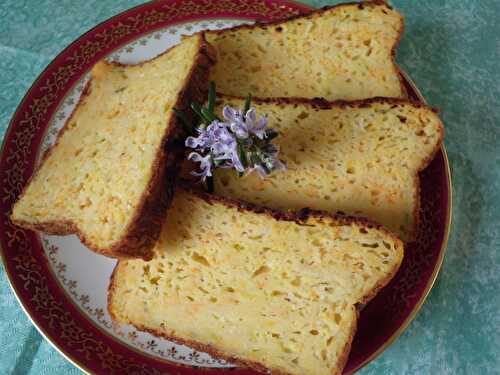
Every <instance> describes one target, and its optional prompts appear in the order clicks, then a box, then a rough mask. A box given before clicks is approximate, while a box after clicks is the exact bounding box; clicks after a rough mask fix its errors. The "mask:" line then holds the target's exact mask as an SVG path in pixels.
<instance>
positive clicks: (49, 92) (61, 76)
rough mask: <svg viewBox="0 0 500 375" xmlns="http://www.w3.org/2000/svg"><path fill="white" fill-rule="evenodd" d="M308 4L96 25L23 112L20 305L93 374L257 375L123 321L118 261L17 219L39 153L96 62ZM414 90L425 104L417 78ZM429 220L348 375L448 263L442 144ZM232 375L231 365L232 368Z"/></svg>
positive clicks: (7, 202)
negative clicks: (115, 309) (114, 278)
mask: <svg viewBox="0 0 500 375" xmlns="http://www.w3.org/2000/svg"><path fill="white" fill-rule="evenodd" d="M308 10H310V8H308V7H307V6H305V5H302V4H298V3H292V2H288V1H282V0H272V1H271V0H252V1H241V0H220V1H216V0H213V1H212V0H177V1H157V2H152V3H147V4H144V5H141V6H138V7H136V8H132V9H130V10H128V11H126V12H124V13H122V14H119V15H118V16H115V17H113V18H111V19H109V20H108V21H105V22H104V23H102V24H100V25H98V26H97V27H95V28H94V29H92V30H91V31H89V32H88V33H86V34H84V35H83V36H82V37H80V38H79V39H78V40H76V41H75V42H74V43H72V44H71V45H70V46H69V47H67V48H66V49H65V50H64V51H63V52H62V53H61V54H60V55H59V56H57V57H56V58H55V59H54V61H52V63H51V64H50V65H49V66H48V67H47V68H46V69H45V71H44V72H43V73H42V74H41V75H40V76H39V78H38V79H37V80H36V81H35V83H34V84H33V86H32V87H31V89H30V90H29V91H28V93H27V94H26V96H25V98H24V99H23V101H22V102H21V104H20V105H19V107H18V109H17V111H16V112H15V114H14V116H13V118H12V121H11V123H10V126H9V129H8V130H7V133H6V135H5V139H4V144H3V147H2V152H1V155H0V181H1V186H2V189H1V191H0V244H1V249H2V250H1V253H2V258H3V261H4V265H5V269H6V272H7V276H8V278H9V280H10V283H11V286H12V289H13V290H14V292H15V294H16V296H17V298H18V300H19V302H20V304H21V305H22V307H23V309H24V311H25V312H26V314H27V315H28V316H29V317H30V319H31V320H32V322H33V324H34V325H35V326H36V327H37V328H38V329H39V331H40V332H41V333H42V334H43V336H44V337H45V338H46V339H47V340H49V341H50V342H51V343H52V345H53V346H54V347H55V348H56V349H57V350H59V351H60V352H61V354H63V355H64V356H65V357H66V358H67V359H68V360H70V361H71V362H72V363H73V364H74V365H75V366H77V367H78V368H80V369H81V370H83V371H85V372H88V373H96V374H113V373H118V374H126V373H140V374H165V373H168V374H198V373H200V372H201V371H200V369H203V371H202V373H204V374H216V373H221V371H222V369H231V370H232V371H231V373H232V374H235V375H236V374H252V373H254V372H253V371H251V370H248V369H243V368H235V367H234V366H233V365H232V364H230V363H227V362H225V361H222V360H217V359H214V358H212V357H210V356H209V355H208V354H206V353H202V352H199V351H196V350H193V349H191V348H189V347H186V346H183V345H177V344H175V343H173V342H170V341H167V340H164V339H159V338H156V337H154V336H151V335H149V334H147V333H142V332H139V331H137V330H135V329H134V328H133V327H126V326H125V327H124V326H114V325H113V324H112V322H111V320H110V317H109V315H108V313H107V309H106V297H107V296H106V293H107V286H108V281H109V276H110V275H111V271H112V270H113V267H114V264H115V261H114V260H112V259H108V258H105V257H103V256H100V255H97V254H95V253H93V252H90V251H88V250H87V249H86V248H85V247H84V246H83V245H82V244H81V243H80V242H79V241H78V239H77V238H76V237H75V236H65V237H58V236H48V235H44V234H38V233H35V232H32V231H28V230H24V229H21V228H18V227H16V226H14V225H13V224H12V223H11V222H10V221H9V219H8V216H9V213H10V211H11V208H12V205H13V203H14V202H15V201H16V199H17V197H18V195H19V193H20V192H21V190H22V188H23V186H24V185H25V184H26V182H27V180H28V178H29V177H30V175H31V174H32V173H33V170H34V169H35V168H36V166H37V164H38V163H39V160H40V155H42V154H43V152H44V150H46V149H47V147H48V146H49V145H51V144H52V143H53V142H54V139H55V137H56V135H57V132H58V130H59V129H60V128H61V127H62V125H63V124H64V122H65V120H66V118H67V117H68V116H69V114H70V113H71V111H72V110H73V108H74V106H75V104H76V102H77V101H78V98H79V96H80V94H81V92H82V90H83V87H84V85H85V82H86V80H87V79H88V74H89V70H90V68H91V67H92V65H93V64H94V63H95V62H96V61H98V60H100V59H102V58H107V59H109V60H115V61H120V62H122V63H136V62H140V61H143V60H145V59H149V58H151V57H153V56H155V55H157V54H159V53H160V52H162V51H164V50H165V49H167V48H168V47H170V46H172V45H174V44H176V43H178V42H179V40H180V36H181V35H183V34H192V33H195V32H197V31H200V30H204V29H221V28H226V27H231V26H235V25H238V24H241V23H251V22H254V21H255V20H260V21H271V20H277V19H280V18H285V17H289V16H293V15H297V14H301V13H304V12H307V11H308ZM401 74H402V75H403V77H404V78H405V82H406V86H407V91H408V92H409V94H410V96H411V97H412V98H413V99H415V100H419V101H422V102H423V101H424V99H423V97H422V96H421V95H420V93H419V92H418V90H417V88H416V87H415V85H414V84H413V83H412V81H411V80H410V78H409V77H408V76H407V75H406V74H405V73H403V72H402V73H401ZM420 178H421V199H422V207H421V209H422V212H421V215H422V224H423V225H422V226H421V228H420V232H419V234H418V240H417V241H416V242H414V243H411V244H409V245H408V246H407V248H406V249H405V258H404V261H403V264H402V266H401V269H400V271H399V272H398V274H397V275H396V277H395V278H394V279H393V280H392V281H391V283H390V284H389V285H388V286H386V287H385V288H384V289H383V290H382V291H381V292H380V293H379V294H378V295H377V297H376V298H375V299H373V300H372V301H371V302H370V303H369V304H368V305H366V306H365V307H364V308H363V310H362V312H361V315H360V319H359V323H358V332H357V334H356V336H355V338H354V342H353V345H352V350H351V354H350V357H349V361H348V363H347V365H346V367H345V371H344V372H345V373H346V374H349V373H353V372H354V371H356V370H357V369H359V368H360V367H362V366H363V365H365V364H366V363H368V362H369V361H371V360H372V359H373V358H375V357H376V356H377V355H378V354H379V353H381V352H382V351H383V350H384V349H385V348H386V347H387V346H388V345H389V344H390V343H391V342H392V341H394V340H395V338H397V337H398V336H399V335H400V334H401V333H402V332H403V330H404V329H405V328H406V327H407V326H408V324H409V323H410V322H411V320H412V319H413V318H414V317H415V315H416V313H417V311H418V309H419V308H420V306H421V305H422V303H423V302H424V300H425V298H426V296H427V294H428V293H429V291H430V289H431V287H432V285H433V283H434V281H435V279H436V277H437V274H438V272H439V269H440V267H441V263H442V261H443V257H444V253H445V249H446V242H447V238H448V231H449V227H450V220H451V188H450V186H451V185H450V173H449V166H448V159H447V157H446V151H445V149H444V147H443V148H442V149H441V151H440V152H439V153H438V154H437V155H436V157H435V159H434V160H433V161H432V162H431V164H430V165H429V166H428V167H427V168H426V169H425V170H424V171H423V172H422V173H421V174H420ZM224 372H226V371H224Z"/></svg>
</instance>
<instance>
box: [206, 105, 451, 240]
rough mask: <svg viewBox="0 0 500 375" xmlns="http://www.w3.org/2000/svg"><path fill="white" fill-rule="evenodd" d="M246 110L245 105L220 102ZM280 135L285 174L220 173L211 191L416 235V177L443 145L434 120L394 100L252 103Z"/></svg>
mask: <svg viewBox="0 0 500 375" xmlns="http://www.w3.org/2000/svg"><path fill="white" fill-rule="evenodd" d="M218 103H219V104H218V107H217V109H216V110H217V111H218V112H219V113H220V112H221V111H222V107H223V106H224V105H231V106H233V107H240V108H241V107H243V99H237V98H229V97H221V98H220V100H219V102H218ZM253 106H254V107H255V108H256V111H257V113H259V114H261V115H264V114H267V115H268V123H269V125H270V126H271V127H274V128H276V130H278V132H279V136H278V137H277V138H276V139H275V140H274V141H273V142H274V143H275V144H277V145H278V146H279V148H280V154H279V157H280V159H281V160H283V161H284V162H285V163H286V165H287V166H288V170H287V171H285V172H274V173H271V174H270V175H269V176H268V177H267V178H265V179H262V178H260V176H259V175H258V174H257V173H251V174H249V175H247V176H244V177H241V178H240V177H238V176H237V174H236V173H235V172H234V171H233V170H228V169H217V170H216V172H215V177H214V185H215V193H216V194H219V195H222V196H225V197H230V198H234V199H240V200H243V201H246V202H251V203H254V204H257V205H261V206H265V207H271V208H275V209H282V210H288V209H291V210H299V209H302V208H305V207H309V208H313V209H317V210H323V211H328V212H337V211H341V212H343V213H346V214H349V215H354V216H364V217H367V218H369V219H371V220H374V221H376V222H378V223H380V224H382V225H384V226H385V227H387V228H388V229H390V230H391V231H393V232H394V233H396V234H398V235H399V236H400V237H401V238H402V239H404V240H408V241H409V240H413V239H414V238H415V235H416V229H417V225H418V216H419V215H418V214H419V178H418V172H419V171H421V170H422V169H423V168H425V167H426V165H427V164H428V163H429V162H430V161H431V160H432V158H433V156H434V154H435V153H436V151H437V150H438V149H439V147H440V145H441V142H442V139H443V126H442V124H441V121H440V120H439V117H438V116H437V114H436V113H435V112H434V111H433V110H432V109H431V108H428V107H426V106H423V105H420V104H416V103H412V102H409V101H405V100H397V99H383V98H378V99H371V100H365V101H358V102H333V103H329V102H324V101H320V100H316V101H307V100H296V99H290V100H282V99H275V100H258V99H255V100H254V101H253Z"/></svg>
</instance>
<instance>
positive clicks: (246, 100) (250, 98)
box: [243, 93, 252, 115]
mask: <svg viewBox="0 0 500 375" xmlns="http://www.w3.org/2000/svg"><path fill="white" fill-rule="evenodd" d="M251 101H252V94H250V93H249V94H248V95H247V97H246V98H245V107H244V109H243V115H246V114H247V112H248V110H249V109H250V103H251Z"/></svg>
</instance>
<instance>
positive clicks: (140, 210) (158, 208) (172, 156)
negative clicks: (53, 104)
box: [13, 33, 215, 260]
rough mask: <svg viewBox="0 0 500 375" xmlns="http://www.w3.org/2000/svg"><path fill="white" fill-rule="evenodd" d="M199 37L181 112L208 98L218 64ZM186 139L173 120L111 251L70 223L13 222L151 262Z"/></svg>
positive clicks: (106, 252) (180, 101) (105, 251)
mask: <svg viewBox="0 0 500 375" xmlns="http://www.w3.org/2000/svg"><path fill="white" fill-rule="evenodd" d="M200 35H201V37H200V50H199V52H198V55H197V56H196V58H195V62H194V64H193V67H192V68H191V71H190V72H189V74H188V76H187V77H186V81H185V82H186V83H185V88H184V89H183V90H182V91H181V92H180V93H179V95H178V99H177V103H176V105H175V107H176V108H179V109H188V108H189V103H190V102H191V101H193V100H198V101H201V100H202V99H203V98H204V97H205V95H206V91H207V86H208V74H209V69H210V67H211V66H212V65H213V64H214V63H215V52H214V51H213V48H212V47H211V46H210V45H209V44H208V43H207V42H206V40H205V35H204V34H203V33H202V34H200ZM173 48H175V46H174V47H173ZM165 53H166V52H165ZM90 90H91V84H90V82H89V83H88V84H87V88H86V89H85V91H84V93H83V94H82V97H81V98H80V101H79V103H78V105H80V104H81V103H82V100H83V99H84V98H85V97H86V96H87V95H88V94H89V92H90ZM78 105H77V107H78ZM74 113H75V112H73V113H72V115H71V116H70V118H69V119H68V121H67V122H66V124H65V125H64V127H63V129H62V130H61V132H60V134H59V135H58V138H57V140H56V142H55V144H54V145H53V146H52V147H51V148H50V149H49V151H48V152H47V153H46V154H45V156H44V157H45V158H46V157H47V156H48V155H50V153H51V152H52V151H53V149H54V148H55V147H56V146H57V144H58V143H59V139H60V137H61V135H62V134H63V133H64V131H65V130H66V128H67V126H68V124H69V121H70V120H71V118H72V116H73V114H74ZM183 135H184V134H183V130H182V127H181V125H180V123H179V121H178V120H177V118H176V116H172V117H171V119H170V123H169V125H168V127H167V131H166V132H165V134H164V135H163V138H162V142H161V146H160V148H159V149H158V151H157V154H156V157H155V160H154V162H153V165H152V169H153V171H154V172H153V174H152V176H151V179H150V181H149V183H148V185H147V189H146V190H145V191H144V193H143V195H142V197H141V199H140V203H139V204H138V206H137V209H136V211H135V213H134V215H133V219H132V220H131V222H130V223H129V225H128V228H127V229H126V234H125V235H124V237H123V238H122V239H120V240H119V241H118V242H116V243H115V244H114V245H113V246H111V247H110V248H100V247H99V246H98V245H97V244H95V243H93V242H92V241H91V240H90V239H88V238H87V237H86V236H85V234H84V233H82V232H81V230H80V229H79V228H78V227H77V225H76V224H75V223H73V222H71V221H66V220H65V221H53V222H44V223H27V222H25V221H21V220H13V222H14V223H15V224H16V225H18V226H21V227H24V228H28V229H33V230H39V231H43V232H46V233H49V234H57V235H64V234H71V233H75V234H76V235H78V237H79V238H80V240H81V241H82V242H83V243H84V244H85V245H86V246H87V247H89V248H90V249H92V250H94V251H95V252H97V253H100V254H103V255H106V256H110V257H116V258H143V259H145V260H148V259H151V258H152V256H153V253H152V247H153V246H154V244H155V242H156V240H157V239H158V236H159V234H160V229H161V224H162V222H163V219H164V217H165V210H166V209H167V207H168V205H169V204H170V201H171V199H172V196H173V192H174V185H175V180H176V176H177V174H178V169H179V168H178V166H179V164H180V160H181V158H182V156H183V149H182V148H180V147H177V146H176V145H175V143H176V142H177V141H178V139H180V138H182V137H183ZM167 146H168V147H167ZM167 148H168V150H167ZM44 160H45V159H44ZM42 165H43V163H42ZM167 176H168V178H167ZM31 179H32V178H30V180H29V182H28V184H29V183H30V182H31ZM28 184H26V185H25V187H24V189H23V192H22V193H21V195H20V197H19V199H21V198H22V196H23V195H24V192H25V191H26V187H27V186H28Z"/></svg>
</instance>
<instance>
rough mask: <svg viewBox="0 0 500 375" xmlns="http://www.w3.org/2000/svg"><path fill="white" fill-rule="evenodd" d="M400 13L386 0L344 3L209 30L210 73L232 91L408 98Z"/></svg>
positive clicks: (224, 89) (241, 93) (223, 89)
mask: <svg viewBox="0 0 500 375" xmlns="http://www.w3.org/2000/svg"><path fill="white" fill-rule="evenodd" d="M402 31H403V17H402V16H401V14H399V13H398V12H397V11H395V10H393V9H391V8H390V7H389V6H388V5H387V4H384V3H382V2H365V3H362V4H361V5H360V4H340V5H338V6H334V7H332V8H330V9H326V10H319V11H315V12H313V13H312V14H310V15H307V16H304V17H298V18H293V19H292V20H285V21H283V22H281V23H273V24H269V25H266V24H261V25H256V26H239V27H236V28H233V29H227V30H220V31H212V32H208V33H207V40H208V41H209V42H210V44H212V45H213V46H214V47H215V49H216V50H217V53H218V62H217V64H216V65H215V67H214V69H213V70H212V72H211V79H213V80H215V82H216V83H217V87H218V90H219V91H220V92H221V93H224V94H228V95H237V96H246V95H247V94H248V93H251V94H252V95H254V96H256V97H261V98H262V97H305V98H315V97H322V98H326V99H328V100H336V99H345V100H354V99H365V98H370V97H375V96H385V97H396V98H402V97H405V95H406V93H405V90H404V89H403V87H402V85H401V79H400V74H399V69H398V67H397V66H396V64H395V62H394V50H395V48H396V47H397V44H398V41H399V38H400V35H401V33H402Z"/></svg>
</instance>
